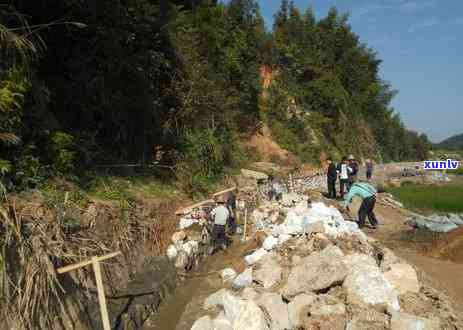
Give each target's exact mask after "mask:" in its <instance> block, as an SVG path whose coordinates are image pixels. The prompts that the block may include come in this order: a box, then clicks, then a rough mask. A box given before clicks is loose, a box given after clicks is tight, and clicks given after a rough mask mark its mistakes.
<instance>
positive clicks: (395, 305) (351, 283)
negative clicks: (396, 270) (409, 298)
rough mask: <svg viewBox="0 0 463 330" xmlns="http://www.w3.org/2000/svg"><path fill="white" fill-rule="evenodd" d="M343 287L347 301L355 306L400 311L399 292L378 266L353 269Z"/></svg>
mask: <svg viewBox="0 0 463 330" xmlns="http://www.w3.org/2000/svg"><path fill="white" fill-rule="evenodd" d="M343 287H344V288H345V290H346V292H347V301H348V302H349V303H351V304H353V305H358V306H366V307H370V306H372V307H376V308H378V309H382V310H386V309H388V308H390V309H392V310H394V311H399V310H400V306H399V300H398V294H397V291H396V290H395V289H394V287H393V286H392V284H391V283H390V282H389V281H388V280H387V279H386V278H385V277H384V275H383V274H382V273H381V271H380V270H379V268H378V266H376V265H372V264H370V263H366V264H363V265H362V264H356V265H355V267H351V268H350V270H349V274H348V275H347V277H346V279H345V280H344V283H343Z"/></svg>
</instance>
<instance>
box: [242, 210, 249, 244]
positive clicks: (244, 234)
mask: <svg viewBox="0 0 463 330" xmlns="http://www.w3.org/2000/svg"><path fill="white" fill-rule="evenodd" d="M247 220H248V208H245V209H244V230H243V241H246V226H247V222H248V221H247Z"/></svg>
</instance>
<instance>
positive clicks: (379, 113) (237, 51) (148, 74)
mask: <svg viewBox="0 0 463 330" xmlns="http://www.w3.org/2000/svg"><path fill="white" fill-rule="evenodd" d="M7 7H8V8H7V10H4V11H1V12H0V31H1V34H2V35H5V36H7V37H5V38H3V37H2V38H1V39H0V43H1V46H2V49H3V48H5V49H7V50H8V51H6V52H2V53H1V55H0V56H1V63H2V66H1V67H0V81H1V83H0V91H1V93H0V122H1V124H0V170H1V173H2V183H3V185H5V186H6V187H8V189H14V190H23V189H29V188H36V187H38V186H40V185H41V184H43V183H44V182H46V181H47V180H48V179H50V178H52V177H56V176H59V177H64V178H67V179H69V178H71V179H73V180H74V179H76V180H77V181H82V180H84V181H85V180H87V179H88V175H89V174H91V173H95V172H96V173H98V172H101V169H105V170H106V169H107V168H110V169H114V168H115V165H123V166H126V165H130V166H132V167H131V168H141V169H144V170H147V169H154V171H149V173H150V174H154V175H156V176H157V177H158V178H162V179H163V180H164V179H166V178H168V179H173V180H180V181H182V187H183V188H185V189H186V190H187V191H188V192H190V193H194V192H195V191H196V192H197V191H204V189H205V187H206V186H207V185H208V184H209V183H211V182H214V181H217V180H220V179H221V178H222V177H223V176H224V174H225V173H226V172H227V170H229V169H230V168H232V169H233V168H237V167H240V166H242V165H243V163H247V162H252V161H258V160H259V159H255V158H256V154H255V153H254V152H253V150H252V148H251V149H249V148H248V147H247V143H242V142H243V140H246V139H247V137H249V136H253V135H255V134H256V131H258V130H259V128H260V127H269V129H270V131H271V132H270V133H271V136H272V137H273V138H274V140H275V142H276V143H277V144H278V145H279V146H281V147H282V148H283V149H285V150H287V151H289V152H291V153H292V154H295V155H296V156H297V157H298V158H299V160H301V161H302V162H315V163H316V162H318V160H319V159H320V155H321V154H329V155H331V156H333V157H335V158H337V159H339V158H340V157H341V156H342V155H345V154H349V153H354V154H355V155H357V156H358V158H359V159H360V158H374V159H377V160H378V161H389V160H396V161H399V160H407V159H424V158H426V155H427V151H428V150H429V143H428V140H427V138H426V136H425V135H418V134H417V133H414V132H410V131H408V130H407V128H406V127H405V125H404V124H403V122H402V121H401V119H400V117H399V116H398V114H397V113H395V112H394V110H393V109H392V107H391V106H390V102H391V100H392V98H393V97H394V95H395V94H396V91H395V90H394V89H393V87H392V86H390V85H389V84H388V83H386V82H385V81H383V80H382V78H381V77H380V75H379V72H380V64H381V59H380V58H379V56H378V54H377V53H376V52H375V51H374V50H372V49H371V48H369V47H368V46H367V45H364V44H363V43H361V42H360V37H359V36H358V35H356V34H355V33H354V32H353V31H352V29H351V26H350V24H349V18H348V15H347V14H342V13H339V12H338V11H337V10H336V9H335V8H332V9H331V10H330V11H329V12H328V14H327V16H326V17H323V18H321V19H318V18H316V17H315V14H314V11H313V10H312V9H308V10H307V11H305V12H301V10H299V9H298V8H296V7H295V6H294V5H293V4H292V2H289V1H286V0H284V1H282V3H281V8H280V10H279V11H278V12H277V14H276V16H275V23H274V26H273V29H272V30H271V31H269V30H268V29H267V28H266V26H265V24H264V19H263V17H262V15H261V12H260V9H259V6H258V4H257V2H256V1H255V0H244V1H243V0H232V1H228V2H226V3H222V2H219V3H217V1H209V0H196V1H181V0H176V1H161V2H160V3H158V2H152V1H146V0H134V1H131V2H130V5H127V4H126V2H125V1H109V0H103V1H99V2H98V6H95V5H94V2H93V1H88V0H84V1H80V2H76V1H71V0H65V1H57V0H46V1H42V2H40V3H37V2H34V1H12V2H10V5H9V6H7ZM50 8H52V9H50ZM26 18H27V20H26ZM273 73H277V74H273ZM264 91H265V93H263V92H264ZM122 168H123V169H124V170H125V168H126V167H122Z"/></svg>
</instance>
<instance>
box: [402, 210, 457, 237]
mask: <svg viewBox="0 0 463 330" xmlns="http://www.w3.org/2000/svg"><path fill="white" fill-rule="evenodd" d="M405 223H406V224H408V225H410V226H411V227H413V228H417V229H424V230H429V231H433V232H437V233H447V232H449V231H452V230H455V229H457V228H458V227H460V226H463V213H462V214H456V213H449V214H433V215H430V216H424V215H420V214H416V213H414V214H412V215H411V216H410V217H408V218H407V220H406V221H405Z"/></svg>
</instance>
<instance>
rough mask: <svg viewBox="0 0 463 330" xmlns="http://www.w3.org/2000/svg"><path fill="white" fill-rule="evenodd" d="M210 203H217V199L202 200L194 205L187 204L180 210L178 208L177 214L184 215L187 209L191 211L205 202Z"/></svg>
mask: <svg viewBox="0 0 463 330" xmlns="http://www.w3.org/2000/svg"><path fill="white" fill-rule="evenodd" d="M208 203H215V201H214V200H213V199H207V200H205V201H202V202H199V203H196V204H193V205H190V206H187V207H185V208H183V209H180V210H177V211H176V212H175V214H176V215H183V214H185V212H186V211H191V210H193V209H194V208H197V207H200V206H202V205H204V204H208Z"/></svg>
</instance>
